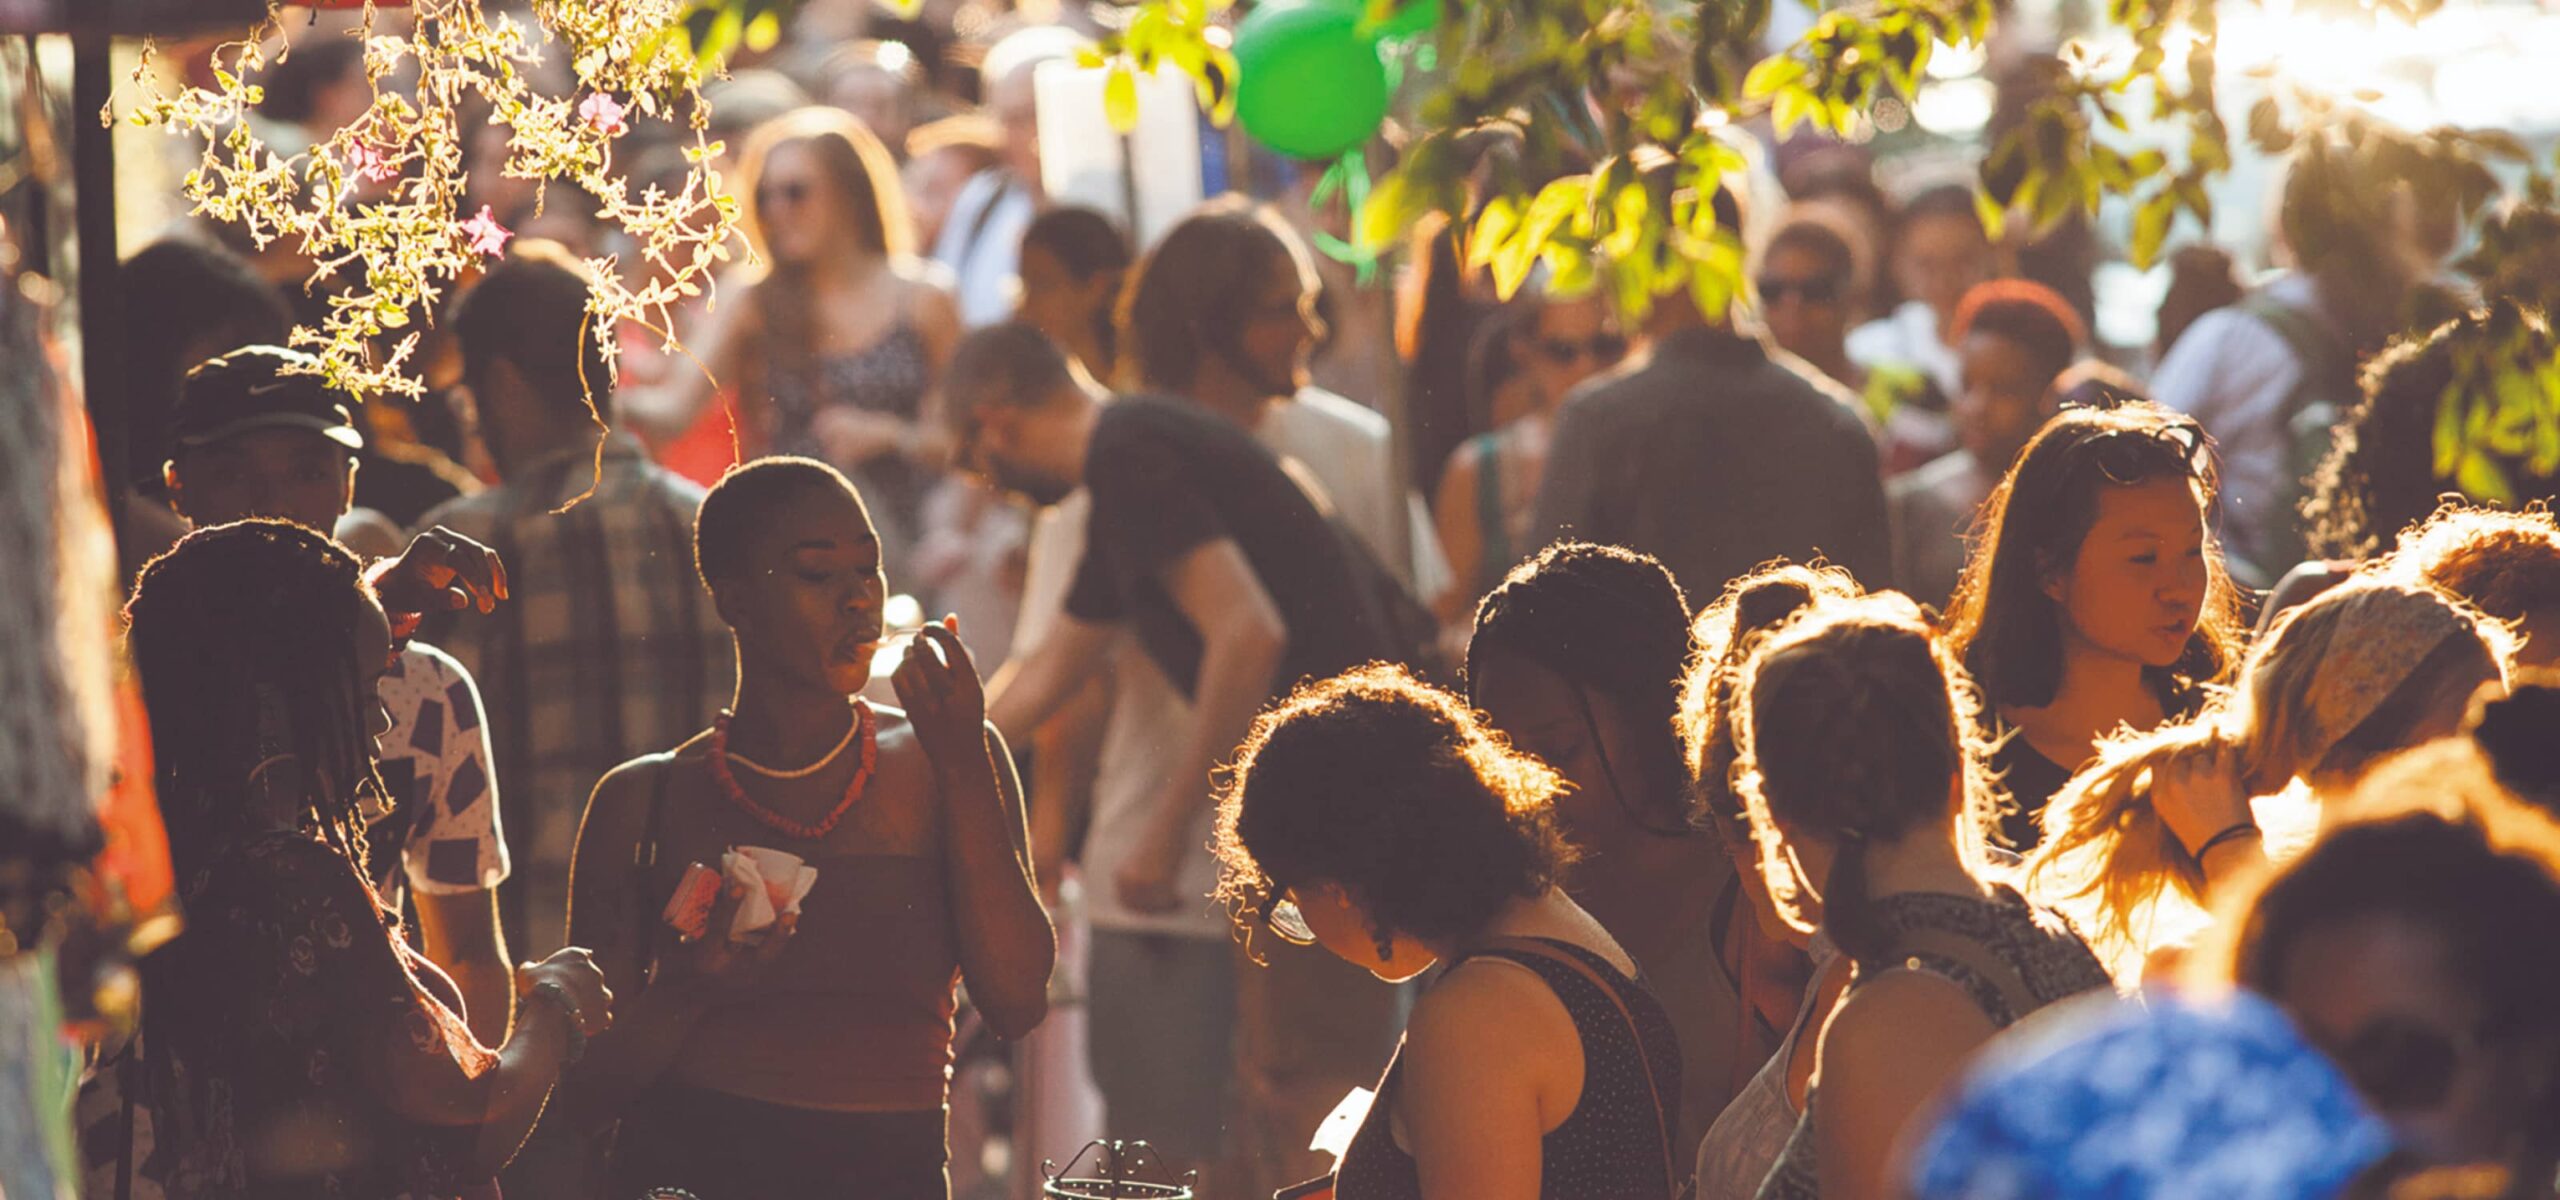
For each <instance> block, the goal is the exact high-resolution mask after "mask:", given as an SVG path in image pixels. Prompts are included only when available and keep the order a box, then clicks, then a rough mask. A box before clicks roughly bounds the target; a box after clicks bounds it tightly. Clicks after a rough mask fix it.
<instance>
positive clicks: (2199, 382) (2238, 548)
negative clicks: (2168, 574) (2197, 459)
mask: <svg viewBox="0 0 2560 1200" xmlns="http://www.w3.org/2000/svg"><path fill="white" fill-rule="evenodd" d="M2266 295H2267V297H2268V298H2269V299H2271V300H2274V301H2276V302H2277V303H2280V304H2284V305H2286V306H2288V307H2293V308H2300V309H2304V310H2306V311H2310V312H2314V313H2316V312H2318V311H2319V308H2318V295H2317V293H2316V292H2315V291H2314V290H2313V288H2312V284H2311V280H2310V278H2309V277H2308V276H2303V275H2287V276H2284V277H2282V278H2280V279H2277V280H2276V281H2275V282H2273V283H2270V284H2268V285H2267V287H2266ZM2301 381H2302V364H2301V363H2300V362H2299V361H2297V360H2296V359H2295V358H2294V354H2293V347H2292V345H2291V344H2289V343H2287V342H2286V341H2285V338H2284V335H2283V334H2281V333H2278V332H2276V331H2275V329H2274V328H2273V327H2271V326H2269V325H2268V324H2267V323H2266V322H2265V321H2262V320H2260V319H2258V318H2257V317H2255V316H2252V315H2250V314H2248V313H2246V312H2243V311H2241V310H2240V309H2238V308H2236V307H2235V308H2217V309H2215V310H2213V311H2212V312H2209V313H2206V314H2205V315H2203V316H2201V317H2198V318H2196V320H2195V323H2194V324H2192V325H2189V326H2187V329H2186V332H2184V333H2181V334H2179V335H2178V341H2177V344H2176V345H2173V346H2171V347H2169V353H2168V354H2166V355H2164V356H2163V357H2162V358H2161V360H2160V365H2159V367H2158V368H2156V369H2155V370H2153V371H2152V373H2151V394H2152V395H2153V396H2154V397H2155V398H2157V399H2158V400H2159V401H2160V403H2162V404H2164V405H2167V406H2168V407H2170V408H2174V409H2177V410H2178V411H2179V412H2182V413H2185V414H2187V415H2188V416H2191V417H2194V418H2195V419H2196V423H2197V424H2200V425H2202V426H2204V431H2205V432H2206V433H2209V434H2212V435H2213V440H2214V442H2215V450H2216V452H2217V454H2218V456H2219V458H2220V460H2221V472H2222V525H2223V529H2222V532H2223V538H2224V541H2225V543H2226V545H2227V548H2228V551H2229V553H2230V554H2231V556H2232V557H2234V558H2236V559H2240V560H2242V561H2241V562H2239V563H2234V564H2233V565H2234V566H2235V567H2240V568H2243V571H2242V573H2243V575H2244V576H2245V575H2247V574H2248V571H2247V570H2246V569H2245V568H2246V567H2255V568H2256V569H2257V572H2258V573H2259V574H2261V575H2263V576H2264V578H2262V579H2255V580H2252V582H2257V583H2272V582H2274V580H2275V577H2276V576H2279V575H2282V574H2283V573H2284V572H2285V571H2286V570H2288V569H2289V568H2291V567H2292V566H2293V564H2292V563H2289V562H2267V561H2265V557H2266V555H2267V545H2268V533H2269V531H2270V530H2272V529H2275V528H2280V526H2278V525H2277V524H2276V522H2279V521H2286V522H2289V521H2293V520H2297V519H2298V518H2297V517H2296V516H2295V514H2293V513H2290V512H2282V511H2279V510H2280V509H2281V508H2282V507H2283V504H2284V497H2285V494H2286V492H2287V490H2288V489H2287V488H2286V483H2287V480H2286V479H2285V472H2286V471H2287V470H2288V467H2287V463H2288V462H2289V461H2290V460H2291V458H2292V449H2293V448H2292V434H2291V431H2290V429H2289V427H2288V420H2287V414H2286V412H2285V406H2286V403H2287V402H2288V401H2289V400H2291V399H2292V396H2293V390H2294V388H2295V387H2296V386H2297V385H2298V384H2300V383H2301ZM2288 557H2289V556H2288Z"/></svg>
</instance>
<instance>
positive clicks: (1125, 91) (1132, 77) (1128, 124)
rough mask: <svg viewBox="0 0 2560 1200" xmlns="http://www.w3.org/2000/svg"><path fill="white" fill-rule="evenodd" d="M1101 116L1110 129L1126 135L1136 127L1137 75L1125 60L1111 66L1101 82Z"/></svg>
mask: <svg viewBox="0 0 2560 1200" xmlns="http://www.w3.org/2000/svg"><path fill="white" fill-rule="evenodd" d="M1102 114H1103V116H1104V118H1106V119H1107V120H1109V121H1110V122H1111V128H1112V129H1113V130H1114V131H1116V132H1119V133H1128V132H1130V131H1132V130H1135V129H1136V128H1137V127H1138V73H1137V72H1135V71H1132V70H1130V69H1129V63H1128V61H1127V60H1126V59H1123V60H1121V61H1118V62H1114V63H1112V64H1111V72H1110V74H1108V75H1105V76H1104V77H1103V80H1102Z"/></svg>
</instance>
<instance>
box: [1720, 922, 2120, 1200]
mask: <svg viewBox="0 0 2560 1200" xmlns="http://www.w3.org/2000/svg"><path fill="white" fill-rule="evenodd" d="M1870 905H1871V908H1872V910H1873V916H1874V918H1875V920H1876V923H1877V925H1878V926H1879V927H1880V928H1882V929H1883V930H1884V931H1885V934H1886V937H1885V950H1884V952H1883V953H1880V954H1876V955H1873V956H1871V957H1862V958H1860V959H1858V960H1857V964H1858V965H1857V974H1855V975H1854V976H1852V977H1851V978H1850V980H1849V990H1850V991H1851V992H1855V991H1856V990H1857V989H1858V988H1860V987H1862V986H1864V985H1865V984H1867V983H1868V982H1869V981H1871V980H1874V979H1876V978H1878V977H1880V976H1882V975H1883V974H1885V973H1886V972H1889V971H1903V970H1908V971H1925V972H1927V973H1929V974H1931V975H1935V976H1937V977H1939V978H1941V979H1944V980H1947V981H1948V982H1950V983H1953V984H1955V985H1956V986H1958V987H1961V988H1963V989H1964V991H1965V994H1966V995H1967V996H1970V997H1972V999H1973V1002H1974V1005H1975V1006H1976V1007H1978V1008H1980V1009H1981V1010H1982V1015H1983V1016H1985V1017H1987V1018H1989V1019H1990V1021H1991V1024H1992V1027H1993V1028H1995V1029H2007V1028H2008V1027H2009V1026H2011V1025H2014V1024H2016V1023H2017V1022H2018V1021H2019V1020H2020V1019H2022V1018H2024V1017H2025V1016H2026V1015H2027V1014H2029V1013H2032V1012H2034V1011H2035V1010H2037V1009H2040V1008H2043V1007H2044V1006H2046V1005H2048V1004H2052V1003H2054V1002H2055V1001H2058V1000H2064V999H2067V998H2069V997H2072V996H2076V995H2079V994H2081V993H2083V992H2092V991H2096V990H2098V989H2101V988H2109V987H2113V986H2114V980H2112V979H2110V978H2109V977H2108V975H2107V970H2106V968H2105V967H2103V966H2100V965H2099V963H2098V958H2097V956H2096V955H2095V954H2092V953H2090V951H2089V945H2088V943H2086V942H2084V941H2082V940H2081V939H2080V935H2079V934H2078V933H2076V932H2073V930H2072V929H2071V927H2070V926H2069V925H2068V924H2067V923H2065V922H2064V921H2063V920H2062V919H2061V918H2060V917H2057V916H2055V915H2053V914H2052V913H2049V912H2046V911H2044V910H2042V909H2039V908H2036V907H2034V906H2032V905H2030V904H2028V903H2027V902H2026V900H2025V899H2024V898H2023V897H2021V896H2019V895H2018V893H2017V892H2015V891H2013V890H2011V889H2010V888H2008V887H2007V886H2006V885H1999V886H1995V887H1994V888H1993V890H1992V896H1991V898H1989V899H1983V898H1980V897H1974V896H1951V895H1945V894H1942V893H1934V892H1909V893H1904V894H1902V895H1896V896H1885V897H1881V898H1879V899H1876V900H1873V901H1871V902H1870ZM1844 999H1845V995H1844ZM1821 1091H1822V1089H1821V1085H1820V1083H1819V1081H1817V1082H1816V1084H1815V1085H1814V1086H1813V1087H1811V1088H1808V1089H1806V1091H1805V1094H1804V1116H1802V1117H1801V1118H1799V1119H1798V1120H1797V1121H1796V1128H1795V1132H1794V1133H1793V1134H1792V1135H1790V1136H1789V1137H1788V1138H1787V1144H1786V1148H1785V1149H1784V1150H1782V1151H1780V1152H1779V1155H1778V1165H1777V1166H1776V1167H1775V1168H1774V1169H1772V1170H1771V1171H1770V1172H1769V1178H1768V1179H1767V1180H1766V1181H1764V1182H1762V1183H1761V1185H1760V1191H1759V1200H1817V1198H1818V1197H1820V1196H1821V1195H1822V1188H1821V1177H1820V1174H1819V1170H1818V1162H1817V1159H1816V1157H1815V1152H1814V1145H1813V1125H1814V1114H1815V1112H1816V1111H1817V1110H1818V1109H1819V1108H1820V1105H1821Z"/></svg>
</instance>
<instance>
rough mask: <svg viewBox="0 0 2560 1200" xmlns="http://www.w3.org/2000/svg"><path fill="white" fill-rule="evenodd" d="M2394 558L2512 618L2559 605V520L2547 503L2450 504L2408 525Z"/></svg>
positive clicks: (2396, 563)
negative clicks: (2510, 507)
mask: <svg viewBox="0 0 2560 1200" xmlns="http://www.w3.org/2000/svg"><path fill="white" fill-rule="evenodd" d="M2389 561H2390V563H2391V564H2392V566H2393V567H2395V568H2396V569H2399V570H2402V571H2406V572H2407V573H2408V574H2410V575H2411V576H2414V577H2415V578H2418V579H2423V580H2425V581H2427V582H2428V583H2432V584H2434V585H2436V586H2437V587H2440V588H2443V589H2444V590H2445V591H2447V592H2450V593H2452V594H2453V595H2456V596H2459V597H2461V598H2462V599H2464V600H2466V601H2469V602H2470V604H2471V606H2472V607H2474V608H2477V609H2479V610H2480V611H2482V612H2484V613H2487V614H2489V615H2490V616H2493V617H2496V618H2497V619H2499V620H2501V621H2505V622H2508V623H2510V624H2513V623H2516V622H2520V621H2523V620H2524V619H2525V618H2526V617H2528V616H2531V615H2532V614H2534V613H2536V612H2542V611H2545V610H2549V609H2551V608H2554V607H2560V521H2555V520H2553V519H2552V516H2551V510H2550V508H2549V506H2547V505H2545V504H2542V503H2540V502H2536V503H2535V504H2533V505H2531V506H2529V507H2527V508H2526V509H2525V510H2524V511H2522V512H2510V511H2507V510H2505V509H2494V508H2478V507H2474V506H2471V505H2467V504H2448V505H2445V506H2444V507H2443V508H2440V509H2437V510H2436V512H2435V515H2433V516H2430V517H2428V518H2427V519H2426V520H2425V521H2424V522H2421V523H2420V524H2418V525H2416V526H2413V527H2411V528H2409V529H2407V530H2404V531H2402V532H2401V534H2400V542H2399V545H2398V546H2397V547H2396V548H2394V549H2393V550H2392V552H2391V554H2390V557H2389Z"/></svg>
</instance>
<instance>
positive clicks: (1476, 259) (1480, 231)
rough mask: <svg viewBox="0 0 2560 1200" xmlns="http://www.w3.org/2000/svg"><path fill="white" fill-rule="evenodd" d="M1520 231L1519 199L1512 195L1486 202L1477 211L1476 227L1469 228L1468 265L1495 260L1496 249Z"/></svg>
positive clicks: (1476, 265) (1483, 263)
mask: <svg viewBox="0 0 2560 1200" xmlns="http://www.w3.org/2000/svg"><path fill="white" fill-rule="evenodd" d="M1519 230H1520V205H1519V204H1518V202H1516V201H1514V200H1513V199H1512V198H1511V197H1509V196H1496V197H1494V198H1492V199H1490V200H1487V201H1485V203H1484V208H1483V209H1482V210H1481V211H1479V212H1478V213H1476V223H1475V228H1473V229H1470V230H1468V231H1467V265H1468V266H1471V267H1481V266H1484V265H1485V264H1487V263H1489V262H1492V261H1493V256H1494V252H1495V251H1497V250H1499V249H1501V248H1502V246H1503V244H1504V243H1506V242H1509V241H1510V240H1511V237H1512V235H1513V234H1515V233H1517V232H1519Z"/></svg>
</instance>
